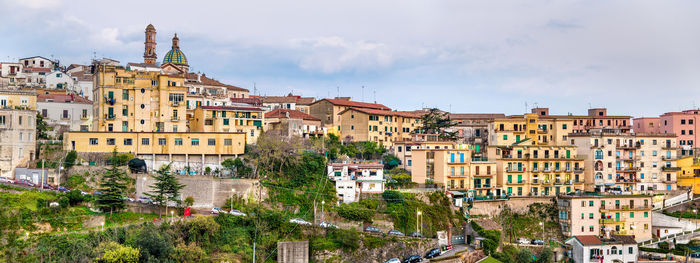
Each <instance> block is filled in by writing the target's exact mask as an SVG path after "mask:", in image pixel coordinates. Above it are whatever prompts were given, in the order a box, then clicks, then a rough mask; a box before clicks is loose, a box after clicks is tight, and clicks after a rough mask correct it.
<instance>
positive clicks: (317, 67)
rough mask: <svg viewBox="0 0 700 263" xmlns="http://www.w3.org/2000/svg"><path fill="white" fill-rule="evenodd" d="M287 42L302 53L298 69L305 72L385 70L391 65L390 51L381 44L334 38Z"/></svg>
mask: <svg viewBox="0 0 700 263" xmlns="http://www.w3.org/2000/svg"><path fill="white" fill-rule="evenodd" d="M290 42H291V46H292V47H293V48H294V49H295V50H297V51H298V52H300V53H301V58H300V61H299V67H301V68H302V69H304V70H307V71H318V72H322V73H337V72H340V71H351V70H359V71H367V70H373V69H381V68H387V67H389V66H391V65H392V63H393V62H394V54H393V51H392V48H390V47H388V46H387V45H386V44H383V43H377V42H368V41H347V40H345V39H343V38H341V37H337V36H335V37H319V38H314V39H296V40H292V41H290Z"/></svg>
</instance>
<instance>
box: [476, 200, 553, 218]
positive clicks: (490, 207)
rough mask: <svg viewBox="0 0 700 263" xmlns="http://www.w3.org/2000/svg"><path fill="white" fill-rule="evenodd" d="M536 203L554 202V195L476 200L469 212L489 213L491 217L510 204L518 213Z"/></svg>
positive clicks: (523, 211) (525, 210)
mask: <svg viewBox="0 0 700 263" xmlns="http://www.w3.org/2000/svg"><path fill="white" fill-rule="evenodd" d="M534 203H548V204H549V203H552V197H533V196H529V197H522V198H520V197H515V198H511V199H508V200H490V201H476V202H474V206H473V207H472V209H471V210H469V212H470V213H471V214H472V215H488V216H490V217H492V216H495V215H498V214H499V213H501V210H502V209H503V208H504V207H505V206H508V207H510V209H511V210H513V211H514V212H517V213H526V212H527V211H528V208H527V207H528V206H529V205H531V204H534Z"/></svg>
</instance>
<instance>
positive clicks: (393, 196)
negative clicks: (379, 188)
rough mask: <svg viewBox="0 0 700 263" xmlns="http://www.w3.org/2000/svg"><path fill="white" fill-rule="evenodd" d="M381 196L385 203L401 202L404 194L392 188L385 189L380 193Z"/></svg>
mask: <svg viewBox="0 0 700 263" xmlns="http://www.w3.org/2000/svg"><path fill="white" fill-rule="evenodd" d="M382 198H384V201H386V202H387V203H401V202H403V200H404V196H403V194H402V193H401V192H398V191H394V190H386V191H384V193H382Z"/></svg>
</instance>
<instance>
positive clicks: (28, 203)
mask: <svg viewBox="0 0 700 263" xmlns="http://www.w3.org/2000/svg"><path fill="white" fill-rule="evenodd" d="M55 198H56V195H55V194H53V193H50V192H37V191H25V192H22V193H19V194H15V193H0V204H2V206H3V207H4V208H5V209H7V208H9V209H13V208H27V209H29V210H32V211H36V201H37V200H38V199H44V200H53V199H55Z"/></svg>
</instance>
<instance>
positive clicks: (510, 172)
mask: <svg viewBox="0 0 700 263" xmlns="http://www.w3.org/2000/svg"><path fill="white" fill-rule="evenodd" d="M540 116H541V115H539V114H535V113H528V114H525V115H514V116H508V117H506V118H499V119H494V121H493V122H491V123H489V137H490V138H489V143H490V144H491V145H489V146H488V150H487V153H488V154H487V157H488V160H495V161H496V162H497V163H498V166H497V167H498V171H497V175H498V176H497V178H496V181H497V184H498V186H499V189H496V194H497V195H498V196H555V195H558V194H560V193H571V192H576V191H581V190H583V188H584V176H583V172H584V165H583V158H582V157H580V156H578V154H577V149H576V146H572V145H569V144H568V142H567V138H568V134H569V132H571V130H572V129H571V127H572V125H573V119H568V118H550V117H542V118H540Z"/></svg>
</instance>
